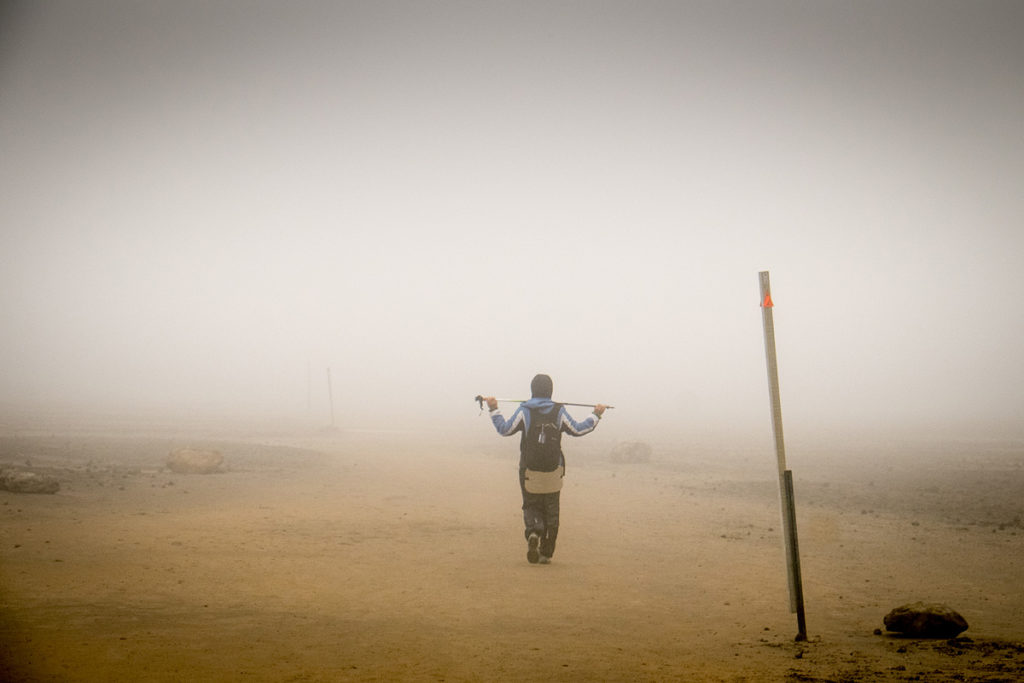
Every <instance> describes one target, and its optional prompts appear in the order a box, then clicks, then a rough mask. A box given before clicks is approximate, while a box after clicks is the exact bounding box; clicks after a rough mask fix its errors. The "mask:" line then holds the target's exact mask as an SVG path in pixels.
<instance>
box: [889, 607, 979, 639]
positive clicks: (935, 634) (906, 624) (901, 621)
mask: <svg viewBox="0 0 1024 683" xmlns="http://www.w3.org/2000/svg"><path fill="white" fill-rule="evenodd" d="M883 621H884V623H885V628H886V630H887V631H896V632H899V633H902V634H903V635H906V636H916V637H918V638H955V637H956V636H957V635H959V634H960V633H961V632H963V631H966V630H967V620H966V619H964V618H963V617H962V616H960V614H959V613H958V612H956V610H953V609H951V608H949V607H947V606H946V605H941V604H937V603H931V604H928V603H923V602H915V603H911V604H909V605H902V606H900V607H897V608H895V609H894V610H892V611H891V612H889V613H888V614H886V615H885V618H884V619H883Z"/></svg>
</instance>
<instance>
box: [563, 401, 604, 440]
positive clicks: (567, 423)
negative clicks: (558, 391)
mask: <svg viewBox="0 0 1024 683" xmlns="http://www.w3.org/2000/svg"><path fill="white" fill-rule="evenodd" d="M559 418H560V422H561V424H562V431H563V432H565V433H566V434H568V435H569V436H583V435H584V434H589V433H590V432H592V431H594V428H595V427H597V423H598V422H599V421H600V419H601V418H599V417H598V416H597V415H595V414H594V413H591V414H590V415H587V417H586V418H584V419H582V420H580V421H579V422H577V421H576V420H574V419H572V415H570V414H569V411H568V410H566V409H565V406H562V410H561V412H560V413H559Z"/></svg>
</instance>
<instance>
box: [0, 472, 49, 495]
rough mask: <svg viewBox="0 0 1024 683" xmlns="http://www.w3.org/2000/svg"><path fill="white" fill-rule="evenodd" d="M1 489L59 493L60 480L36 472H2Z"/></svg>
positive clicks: (16, 491)
mask: <svg viewBox="0 0 1024 683" xmlns="http://www.w3.org/2000/svg"><path fill="white" fill-rule="evenodd" d="M0 489H3V490H4V491H10V492H12V493H57V491H59V490H60V482H59V481H57V480H56V479H54V478H53V477H50V476H46V475H42V474H36V473H35V472H14V471H11V470H7V471H3V472H0Z"/></svg>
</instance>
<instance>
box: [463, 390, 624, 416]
mask: <svg viewBox="0 0 1024 683" xmlns="http://www.w3.org/2000/svg"><path fill="white" fill-rule="evenodd" d="M473 400H474V401H476V402H477V405H479V406H480V410H481V412H482V411H483V409H484V397H483V396H481V395H480V394H477V395H476V398H474V399H473ZM494 400H495V401H497V402H498V403H526V400H525V399H518V398H496V399H494ZM558 403H561V404H562V405H563V406H576V407H577V408H596V407H597V404H596V403H567V402H563V401H558ZM614 407H615V406H605V408H606V409H608V410H611V409H612V408H614Z"/></svg>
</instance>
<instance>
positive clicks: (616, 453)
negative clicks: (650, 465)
mask: <svg viewBox="0 0 1024 683" xmlns="http://www.w3.org/2000/svg"><path fill="white" fill-rule="evenodd" d="M652 453H653V450H652V449H651V446H650V444H647V443H644V442H643V441H624V442H622V443H618V444H615V447H614V448H612V450H611V453H609V454H608V458H609V459H610V460H611V461H612V462H620V463H627V464H638V463H647V462H650V461H651V454H652Z"/></svg>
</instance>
